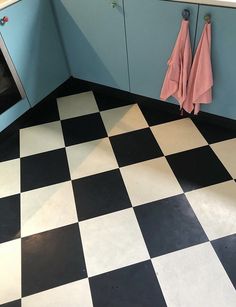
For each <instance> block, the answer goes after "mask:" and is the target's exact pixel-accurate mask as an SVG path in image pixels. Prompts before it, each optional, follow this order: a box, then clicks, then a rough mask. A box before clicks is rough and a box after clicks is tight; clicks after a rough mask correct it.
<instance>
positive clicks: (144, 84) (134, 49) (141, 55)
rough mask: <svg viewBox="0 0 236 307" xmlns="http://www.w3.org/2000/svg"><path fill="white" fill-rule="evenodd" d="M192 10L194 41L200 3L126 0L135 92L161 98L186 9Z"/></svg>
mask: <svg viewBox="0 0 236 307" xmlns="http://www.w3.org/2000/svg"><path fill="white" fill-rule="evenodd" d="M184 9H189V10H190V12H191V17H190V20H191V37H192V41H193V40H194V36H195V30H196V22H197V12H198V5H189V4H186V3H185V4H183V3H182V4H181V3H173V2H167V1H158V0H125V19H126V27H127V43H128V58H129V70H130V84H131V91H132V92H133V93H136V94H140V95H144V96H148V97H152V98H156V99H159V97H160V91H161V87H162V84H163V80H164V77H165V73H166V70H167V61H168V59H169V57H170V55H171V52H172V49H173V46H174V44H175V41H176V38H177V35H178V32H179V29H180V24H181V21H182V11H183V10H184Z"/></svg>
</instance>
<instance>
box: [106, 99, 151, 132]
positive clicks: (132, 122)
mask: <svg viewBox="0 0 236 307" xmlns="http://www.w3.org/2000/svg"><path fill="white" fill-rule="evenodd" d="M101 116H102V119H103V122H104V125H105V128H106V131H107V134H108V136H112V135H117V134H121V133H126V132H130V131H134V130H138V129H142V128H146V127H148V124H147V122H146V120H145V118H144V116H143V114H142V112H141V111H140V109H139V107H138V105H137V104H134V105H129V106H125V107H120V108H116V109H111V110H108V111H103V112H101Z"/></svg>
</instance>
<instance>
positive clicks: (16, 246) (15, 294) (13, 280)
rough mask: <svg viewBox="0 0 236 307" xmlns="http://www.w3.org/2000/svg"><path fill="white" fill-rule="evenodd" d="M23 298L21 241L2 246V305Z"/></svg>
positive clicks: (0, 248)
mask: <svg viewBox="0 0 236 307" xmlns="http://www.w3.org/2000/svg"><path fill="white" fill-rule="evenodd" d="M20 297H21V240H20V239H18V240H13V241H9V242H6V243H2V244H0V304H3V303H7V302H11V301H14V300H17V299H19V298H20Z"/></svg>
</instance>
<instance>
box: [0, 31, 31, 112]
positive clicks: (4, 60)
mask: <svg viewBox="0 0 236 307" xmlns="http://www.w3.org/2000/svg"><path fill="white" fill-rule="evenodd" d="M25 97H26V94H25V91H24V88H23V86H22V83H21V81H20V78H19V76H18V74H17V71H16V69H15V67H14V64H13V62H12V60H11V57H10V55H9V53H8V50H7V47H6V45H5V43H4V41H3V38H2V36H1V35H0V114H2V113H3V112H5V111H6V110H8V109H9V108H11V107H12V106H13V105H15V104H16V103H17V102H19V101H20V100H22V99H24V98H25Z"/></svg>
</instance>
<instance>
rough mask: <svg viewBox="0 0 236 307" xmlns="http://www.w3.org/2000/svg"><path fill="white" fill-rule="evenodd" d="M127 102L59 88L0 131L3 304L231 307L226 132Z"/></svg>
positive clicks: (234, 232) (235, 234) (232, 226)
mask: <svg viewBox="0 0 236 307" xmlns="http://www.w3.org/2000/svg"><path fill="white" fill-rule="evenodd" d="M126 104H127V103H126V102H125V101H123V100H121V101H119V99H114V100H113V99H112V98H107V97H103V95H101V94H96V93H93V92H91V91H89V92H84V93H80V94H75V95H70V96H66V97H61V98H58V99H57V101H56V100H55V101H52V102H51V104H50V105H49V104H48V105H47V106H46V105H45V108H44V109H43V108H42V109H41V111H40V112H41V113H40V112H38V113H37V114H36V115H35V116H34V118H33V119H32V120H29V121H26V122H25V123H24V124H23V125H22V126H21V129H19V130H17V131H16V132H15V133H14V134H13V135H11V136H9V137H8V138H4V139H2V140H1V141H0V161H1V162H0V243H1V244H0V305H1V306H9V307H10V306H11V307H13V306H14V307H19V306H23V307H92V306H94V307H165V306H168V307H211V306H212V307H235V306H236V291H235V287H236V182H235V179H236V133H235V131H230V130H224V129H222V128H220V127H213V126H210V125H206V124H202V123H200V122H198V121H195V120H194V122H193V121H192V120H191V119H188V118H181V119H178V118H177V117H175V116H174V115H171V114H167V113H164V112H163V113H162V112H160V111H159V109H158V107H157V106H156V105H155V104H152V103H138V104H135V103H134V104H128V105H126ZM47 108H48V109H47Z"/></svg>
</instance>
